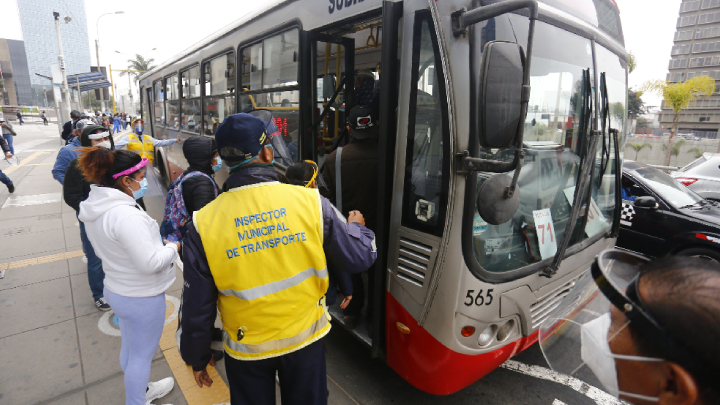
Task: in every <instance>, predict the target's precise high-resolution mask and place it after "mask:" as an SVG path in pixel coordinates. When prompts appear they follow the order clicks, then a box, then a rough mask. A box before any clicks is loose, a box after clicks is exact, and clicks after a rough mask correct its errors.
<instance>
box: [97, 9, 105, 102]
mask: <svg viewBox="0 0 720 405" xmlns="http://www.w3.org/2000/svg"><path fill="white" fill-rule="evenodd" d="M103 15H105V14H103ZM100 17H102V15H101V16H100ZM100 17H98V21H100ZM97 28H98V25H97V23H95V31H96V32H97V33H98V34H97V38H98V39H96V40H95V58H96V59H97V66H98V72H100V73H101V74H102V69H101V68H100V34H99V32H100V31H99V30H98V29H97ZM98 93H99V94H100V110H102V111H103V112H105V98H104V97H103V89H100V90H98Z"/></svg>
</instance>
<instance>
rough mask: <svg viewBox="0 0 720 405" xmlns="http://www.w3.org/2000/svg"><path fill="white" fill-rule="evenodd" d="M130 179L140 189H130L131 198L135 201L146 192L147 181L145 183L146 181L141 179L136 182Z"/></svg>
mask: <svg viewBox="0 0 720 405" xmlns="http://www.w3.org/2000/svg"><path fill="white" fill-rule="evenodd" d="M131 179H132V180H133V181H135V182H137V183H139V184H140V188H139V189H138V190H133V189H130V191H132V195H133V198H135V199H136V200H139V199H141V198H142V197H143V196H144V195H145V193H146V192H147V189H148V181H147V179H142V180H140V181H137V180H135V179H133V178H132V177H131Z"/></svg>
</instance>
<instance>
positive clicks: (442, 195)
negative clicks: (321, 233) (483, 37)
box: [403, 11, 450, 235]
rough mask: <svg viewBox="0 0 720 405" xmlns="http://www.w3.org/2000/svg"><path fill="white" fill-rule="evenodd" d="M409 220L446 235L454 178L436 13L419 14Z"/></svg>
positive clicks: (411, 117)
mask: <svg viewBox="0 0 720 405" xmlns="http://www.w3.org/2000/svg"><path fill="white" fill-rule="evenodd" d="M413 36H414V38H413V55H412V69H413V70H412V75H413V76H412V83H415V85H413V87H412V90H411V95H410V109H409V111H408V122H409V124H408V139H407V155H406V161H405V190H404V197H403V200H404V201H403V225H404V226H407V227H410V228H415V229H418V230H421V231H423V232H427V233H432V234H435V235H442V230H443V225H444V218H445V211H446V207H447V192H448V183H449V173H448V172H449V156H448V155H449V153H450V151H449V143H448V137H449V132H448V123H447V120H448V117H447V101H446V98H445V87H444V80H443V73H442V65H441V62H440V58H439V56H438V55H439V51H438V45H437V36H436V34H435V32H434V28H433V24H432V19H431V16H430V13H429V12H427V11H420V12H418V13H416V16H415V28H414V34H413Z"/></svg>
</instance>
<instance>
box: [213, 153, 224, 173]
mask: <svg viewBox="0 0 720 405" xmlns="http://www.w3.org/2000/svg"><path fill="white" fill-rule="evenodd" d="M220 169H222V159H221V158H220V155H218V157H217V164H216V165H214V166H213V167H212V170H213V172H215V173H217V172H219V171H220Z"/></svg>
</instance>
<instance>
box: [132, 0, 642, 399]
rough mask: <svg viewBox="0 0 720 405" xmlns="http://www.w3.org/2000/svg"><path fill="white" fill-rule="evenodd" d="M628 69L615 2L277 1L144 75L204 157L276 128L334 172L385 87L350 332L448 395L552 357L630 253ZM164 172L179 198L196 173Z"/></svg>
mask: <svg viewBox="0 0 720 405" xmlns="http://www.w3.org/2000/svg"><path fill="white" fill-rule="evenodd" d="M627 61H628V54H627V52H626V51H625V49H624V39H623V33H622V28H621V24H620V13H619V10H618V7H617V5H616V4H615V1H614V0H397V1H394V0H386V1H382V0H275V1H269V2H267V3H265V4H263V6H262V8H261V9H257V10H254V11H252V12H250V13H249V14H247V15H245V16H243V17H242V18H240V19H239V20H238V21H236V22H235V23H233V24H230V25H229V26H227V27H224V28H223V29H221V30H220V31H218V32H217V33H215V34H214V35H212V36H210V37H208V38H206V39H204V40H202V41H201V42H199V43H197V44H195V45H192V46H190V47H189V48H187V50H186V51H184V52H182V53H180V54H178V55H177V56H175V57H173V58H171V59H170V60H168V61H167V62H165V63H162V64H161V65H159V66H158V67H156V68H155V69H153V70H152V71H150V72H148V73H145V74H144V75H143V76H141V77H140V91H141V104H142V107H141V114H142V117H143V119H144V120H145V122H146V128H147V129H146V133H148V132H149V134H150V135H152V136H154V137H156V138H160V139H170V138H175V137H177V136H178V135H179V136H180V137H181V138H183V139H187V138H189V137H193V136H208V137H212V136H213V134H214V131H215V129H216V128H217V126H218V125H220V123H222V121H223V119H224V118H225V117H227V116H228V115H231V114H234V113H237V112H249V111H253V110H267V111H269V112H271V113H272V117H273V118H272V119H273V120H274V122H275V124H276V126H277V130H278V132H279V133H280V138H279V139H281V140H282V141H283V143H284V144H285V146H286V147H287V150H288V151H289V153H290V155H291V156H290V158H291V159H292V160H294V161H302V160H306V159H309V160H314V161H316V162H318V164H319V165H320V166H322V165H323V162H324V161H325V159H326V157H327V155H328V154H329V153H332V151H333V150H334V148H336V147H337V145H338V144H342V143H343V142H345V141H347V133H346V131H344V128H345V126H346V124H345V115H346V111H349V109H350V108H351V107H352V106H353V105H355V103H356V98H357V97H359V96H360V95H359V93H358V92H359V91H360V89H358V88H356V87H357V86H358V82H359V81H361V80H360V79H361V78H363V79H367V78H371V79H372V81H368V80H364V81H365V85H366V88H364V89H362V90H363V97H367V96H368V91H370V94H371V97H374V99H375V100H377V102H379V137H378V151H379V152H378V153H379V156H378V162H379V164H378V167H377V172H378V177H377V178H376V179H375V181H376V182H377V186H378V192H377V194H376V195H368V196H367V198H370V199H373V200H375V201H376V204H377V212H378V218H377V223H378V229H376V230H375V231H376V244H377V249H378V259H377V261H376V263H375V265H374V267H373V268H371V269H369V271H370V272H372V274H373V275H375V276H374V277H371V279H372V284H371V285H368V286H367V288H368V289H369V290H371V292H372V294H370V296H371V297H372V299H369V302H368V303H367V305H366V309H367V308H369V309H370V310H371V311H370V313H371V314H372V316H371V317H369V319H367V320H365V319H362V320H360V322H359V324H358V325H357V326H356V327H354V328H353V329H349V328H348V330H349V332H350V333H352V334H353V336H356V337H357V338H358V339H360V340H361V341H362V342H364V343H365V344H366V345H367V346H368V347H369V349H370V350H369V353H370V354H371V355H372V356H374V357H378V358H380V359H382V360H384V361H386V362H387V364H388V365H389V366H390V367H391V368H392V369H394V370H395V371H396V372H397V373H398V374H399V375H400V376H402V378H404V379H405V380H407V381H408V382H409V383H410V384H412V385H413V386H415V387H417V388H418V389H420V390H423V391H426V392H429V393H432V394H450V393H453V392H456V391H458V390H460V389H462V388H464V387H466V386H468V385H469V384H471V383H473V382H475V381H477V380H478V379H480V378H482V377H483V376H485V375H487V374H488V373H489V372H491V371H492V370H494V369H495V368H497V367H498V366H499V365H500V364H502V363H503V362H505V361H506V360H508V359H509V358H511V357H512V356H514V355H516V354H518V353H520V352H521V351H523V350H525V349H527V348H528V347H529V346H531V345H532V344H533V343H535V342H536V341H537V339H538V327H539V326H540V325H541V324H542V322H543V321H544V320H545V318H546V317H547V316H548V314H549V313H550V312H551V311H552V310H553V309H554V308H555V307H556V306H557V305H558V304H559V303H560V301H561V300H562V299H563V298H564V297H565V296H566V295H567V294H568V293H569V291H570V290H571V289H572V287H573V286H574V284H575V283H576V282H577V280H578V279H579V278H580V276H581V275H582V274H583V273H584V272H586V271H587V270H588V269H589V268H590V264H591V262H592V261H593V259H594V258H595V256H596V254H597V253H598V252H600V251H602V250H603V249H606V248H608V247H612V246H614V245H615V240H616V237H617V228H618V223H619V217H620V208H621V204H620V203H619V198H620V192H619V190H620V189H619V187H620V176H621V173H622V170H621V166H620V165H621V162H622V151H623V149H624V148H623V146H624V142H625V140H624V134H626V131H625V125H626V120H627V72H628V70H627ZM368 83H369V84H370V87H367V84H368ZM356 93H358V94H356ZM155 162H156V169H157V170H159V172H160V175H161V177H162V178H163V179H164V181H165V182H166V183H168V184H169V183H170V182H171V181H173V180H175V179H176V178H177V177H178V176H179V175H180V174H181V173H182V172H183V170H184V169H185V168H186V167H187V162H186V161H185V159H184V158H183V154H182V145H173V146H170V147H164V148H158V150H157V151H156V160H155ZM276 169H277V170H279V171H283V170H284V169H285V166H284V165H282V164H280V162H279V161H277V162H276ZM227 175H228V173H227V169H223V171H221V172H219V173H218V174H217V175H216V180H217V181H218V183H219V184H222V183H223V181H224V179H225V178H227ZM330 312H331V314H332V316H333V318H334V322H335V325H336V326H338V327H346V326H347V325H344V323H343V322H344V321H343V317H342V314H341V311H340V310H339V308H338V307H331V308H330Z"/></svg>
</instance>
